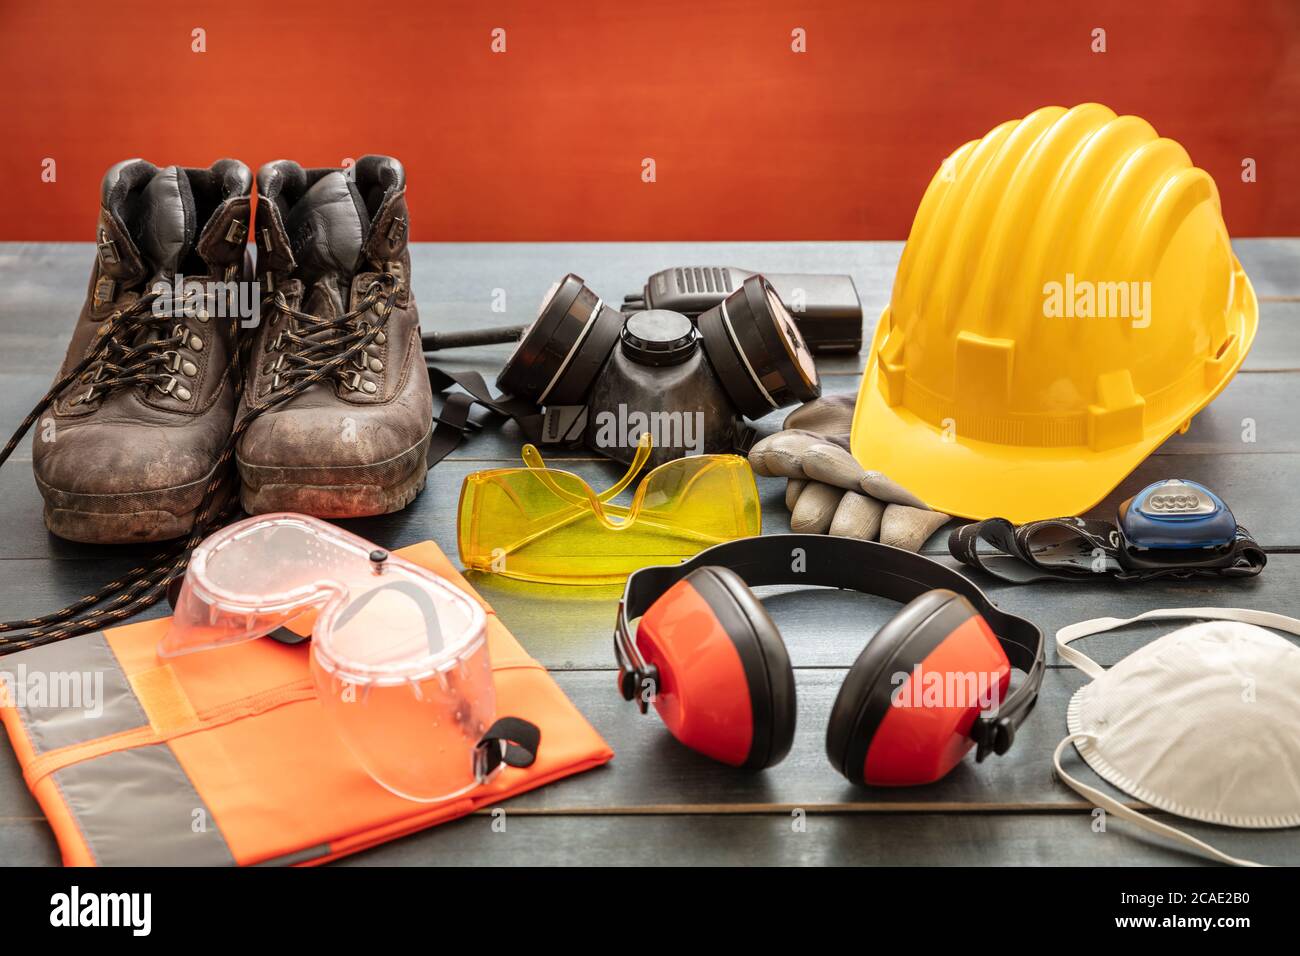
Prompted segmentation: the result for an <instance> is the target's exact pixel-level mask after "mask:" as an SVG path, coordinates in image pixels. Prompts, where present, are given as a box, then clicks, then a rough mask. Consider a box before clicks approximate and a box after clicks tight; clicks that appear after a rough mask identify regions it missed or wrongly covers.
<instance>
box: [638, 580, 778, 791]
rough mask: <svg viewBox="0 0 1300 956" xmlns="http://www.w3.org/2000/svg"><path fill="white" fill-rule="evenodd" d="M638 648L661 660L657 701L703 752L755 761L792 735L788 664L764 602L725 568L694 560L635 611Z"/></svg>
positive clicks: (762, 761)
mask: <svg viewBox="0 0 1300 956" xmlns="http://www.w3.org/2000/svg"><path fill="white" fill-rule="evenodd" d="M636 645H637V649H638V650H639V651H640V653H641V656H642V658H643V659H644V661H645V663H646V664H647V665H649V666H651V667H654V668H656V669H657V670H658V687H657V688H655V689H654V694H655V696H654V698H653V702H654V706H655V710H657V711H658V712H659V716H660V718H661V719H662V720H663V722H664V724H665V725H666V726H667V727H668V729H669V730H670V731H671V732H672V735H673V736H674V737H676V738H677V739H678V740H680V741H681V742H682V743H684V744H685V745H686V746H688V747H690V748H691V749H692V750H697V751H699V752H700V753H702V754H705V755H706V756H709V757H712V758H713V759H715V760H720V761H722V762H723V763H726V764H731V765H732V766H734V767H745V768H746V769H751V770H761V769H762V768H764V767H769V766H771V765H772V764H775V763H777V762H778V761H780V760H781V759H782V758H783V757H784V756H785V755H786V754H787V753H788V752H789V750H790V744H791V742H792V741H793V739H794V725H795V694H794V671H793V670H792V668H791V667H790V658H789V656H788V655H787V654H786V650H785V644H784V642H783V641H782V640H781V635H780V632H779V631H778V630H777V629H776V625H775V624H774V623H773V622H772V619H771V618H770V617H768V614H767V611H766V610H764V608H763V605H762V604H761V603H760V602H759V601H758V599H757V598H756V597H754V595H753V593H752V592H751V591H750V590H749V588H748V587H746V586H745V583H744V582H743V581H742V580H741V579H740V577H739V576H737V574H736V573H735V572H734V571H732V570H730V569H729V568H722V567H704V568H697V569H696V570H694V571H692V572H691V573H690V574H689V575H687V576H686V577H685V578H683V579H682V580H681V581H678V582H677V583H676V584H674V585H673V586H672V587H671V588H669V589H668V590H667V591H666V592H665V593H664V594H663V595H662V596H661V597H660V598H659V599H658V600H657V601H655V602H654V604H653V605H652V606H651V607H650V609H649V610H648V611H647V612H646V613H645V615H644V616H643V617H642V618H641V623H640V626H639V627H638V628H637V637H636Z"/></svg>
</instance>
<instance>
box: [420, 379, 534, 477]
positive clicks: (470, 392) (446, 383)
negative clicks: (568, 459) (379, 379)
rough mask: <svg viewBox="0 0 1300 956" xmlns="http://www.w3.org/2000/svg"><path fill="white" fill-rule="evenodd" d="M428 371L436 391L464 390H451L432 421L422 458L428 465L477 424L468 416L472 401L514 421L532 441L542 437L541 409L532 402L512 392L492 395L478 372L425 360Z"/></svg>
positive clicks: (459, 441) (454, 448) (448, 450)
mask: <svg viewBox="0 0 1300 956" xmlns="http://www.w3.org/2000/svg"><path fill="white" fill-rule="evenodd" d="M425 365H426V367H427V368H428V372H429V385H430V386H431V387H432V388H433V391H434V392H435V393H437V394H440V393H442V392H446V391H447V390H448V389H451V388H454V387H456V386H460V387H461V388H462V389H464V392H453V393H452V394H450V395H448V396H447V399H446V401H445V402H444V403H443V406H442V411H441V412H439V413H438V415H437V416H435V418H434V422H433V436H432V438H431V439H430V440H429V453H428V455H427V456H426V458H425V464H426V465H427V467H429V468H432V467H433V466H434V465H436V464H437V463H438V462H440V461H442V460H443V459H444V458H446V457H447V456H448V455H449V454H451V453H452V452H453V451H455V450H456V448H457V447H458V446H459V445H460V443H461V442H462V441H464V440H465V435H466V433H467V432H469V431H472V430H474V429H476V428H477V427H478V425H476V424H475V423H474V422H473V421H472V420H471V419H470V417H469V413H470V410H471V409H472V408H473V407H474V406H475V405H482V406H483V407H484V408H486V409H488V410H489V411H490V412H492V413H493V414H496V415H501V416H503V417H505V418H509V419H511V420H512V421H514V422H515V424H517V425H518V426H519V428H520V430H521V431H523V433H524V437H525V438H527V439H528V441H530V442H533V443H534V444H536V443H538V442H540V441H541V436H542V412H541V409H539V408H538V407H537V406H536V405H534V404H533V403H532V402H529V401H526V400H524V399H522V398H515V397H514V396H511V395H493V394H492V390H491V389H490V388H488V384H487V382H486V381H484V379H483V376H482V375H480V374H479V373H478V372H471V371H466V372H448V371H446V370H444V369H441V368H438V367H437V366H436V365H431V364H429V363H428V362H427V361H426V363H425Z"/></svg>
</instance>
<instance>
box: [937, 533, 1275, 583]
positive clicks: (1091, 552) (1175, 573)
mask: <svg viewBox="0 0 1300 956" xmlns="http://www.w3.org/2000/svg"><path fill="white" fill-rule="evenodd" d="M981 541H983V542H985V543H987V544H991V545H992V546H993V547H994V548H996V549H997V551H996V552H987V551H986V552H980V551H979V544H980V542H981ZM948 551H949V552H950V553H951V554H952V556H953V557H954V558H956V559H957V560H958V561H960V562H962V564H965V565H967V566H968V567H972V568H978V569H979V570H981V571H984V572H985V573H987V574H991V575H993V576H994V577H996V578H1000V579H1002V580H1003V581H1010V582H1011V583H1012V584H1028V583H1030V582H1032V581H1051V580H1055V581H1078V580H1087V579H1092V578H1095V576H1096V575H1098V574H1105V575H1109V576H1111V577H1113V578H1116V579H1117V580H1120V581H1150V580H1153V579H1155V578H1192V577H1249V576H1251V575H1255V574H1259V572H1260V571H1262V570H1263V569H1264V565H1265V564H1267V563H1268V558H1267V556H1266V555H1265V554H1264V549H1263V548H1261V547H1260V546H1259V545H1258V544H1257V543H1256V542H1255V540H1254V539H1253V538H1252V537H1251V536H1250V532H1248V531H1247V530H1246V529H1245V528H1242V527H1240V526H1238V527H1237V534H1236V537H1235V538H1234V540H1233V542H1232V544H1231V545H1229V546H1228V547H1227V548H1219V549H1205V550H1186V551H1183V550H1173V549H1171V550H1169V551H1162V552H1155V551H1145V552H1136V551H1134V550H1133V549H1131V548H1129V547H1127V546H1126V543H1125V541H1124V536H1123V533H1122V532H1121V531H1120V529H1119V528H1118V527H1117V526H1116V525H1114V524H1112V523H1111V522H1109V521H1100V520H1098V519H1095V518H1050V519H1048V520H1046V521H1031V522H1029V523H1028V524H1022V525H1013V524H1012V523H1011V522H1010V521H1008V520H1007V519H1005V518H989V519H988V520H986V521H977V522H974V523H972V524H968V525H963V526H962V527H960V528H957V529H956V530H955V531H953V532H952V534H951V535H949V536H948Z"/></svg>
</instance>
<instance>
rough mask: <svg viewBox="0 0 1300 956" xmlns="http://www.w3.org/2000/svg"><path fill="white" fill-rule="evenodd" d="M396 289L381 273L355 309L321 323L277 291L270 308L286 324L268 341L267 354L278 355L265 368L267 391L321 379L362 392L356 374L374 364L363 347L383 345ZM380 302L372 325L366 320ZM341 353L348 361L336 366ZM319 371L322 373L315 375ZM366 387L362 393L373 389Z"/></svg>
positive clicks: (359, 377)
mask: <svg viewBox="0 0 1300 956" xmlns="http://www.w3.org/2000/svg"><path fill="white" fill-rule="evenodd" d="M396 291H397V290H396V277H395V276H393V275H392V274H391V273H384V274H383V275H381V276H379V277H378V278H376V279H375V280H374V281H373V282H371V283H370V285H369V287H368V288H367V289H366V293H365V295H364V296H362V298H361V301H360V302H358V303H357V307H356V308H355V309H352V310H350V311H348V312H345V313H343V314H342V315H340V316H338V317H337V318H334V319H323V318H321V317H320V316H316V315H312V314H311V313H310V312H303V311H302V310H300V309H296V308H294V307H293V306H291V305H290V304H289V302H288V300H287V299H286V298H285V296H284V293H283V292H276V293H275V296H274V297H273V298H272V300H271V308H272V309H274V310H275V311H276V312H278V313H280V314H281V315H283V316H285V317H286V318H287V319H288V320H289V321H288V323H287V324H286V326H285V328H284V329H283V330H281V331H280V332H277V333H276V335H275V337H274V339H272V340H271V341H270V342H269V343H268V345H269V347H270V349H271V350H273V351H276V352H278V353H279V354H278V355H277V356H276V359H275V361H274V363H272V364H271V365H269V366H267V367H266V368H265V369H264V371H265V372H267V373H269V374H270V375H271V376H272V377H271V390H272V391H274V390H276V389H279V388H280V387H282V386H284V385H291V384H294V383H297V382H302V381H306V380H308V379H312V380H320V378H329V379H332V380H334V381H337V382H340V383H342V384H343V386H344V387H345V388H347V389H350V390H352V391H357V390H358V389H361V388H362V387H363V382H362V377H361V373H362V372H363V371H365V370H366V369H368V368H375V366H376V365H378V359H374V358H372V357H371V356H370V354H369V352H368V351H367V349H368V348H369V346H370V345H371V344H372V343H374V344H378V345H382V344H383V343H384V331H383V326H384V325H385V324H386V323H387V320H388V313H389V311H391V309H392V301H393V297H394V295H395V293H396ZM381 302H383V303H385V304H384V305H383V306H382V307H381V308H380V309H379V310H377V311H378V317H379V322H378V323H373V322H371V321H369V320H368V318H367V316H369V315H370V312H371V310H372V309H374V308H375V306H376V305H379V304H380V303H381ZM344 353H346V354H347V355H348V357H349V359H350V361H348V362H346V363H338V362H335V359H337V358H338V356H339V355H341V354H344ZM372 362H373V363H374V364H373V365H372V364H370V363H372ZM379 367H380V368H382V366H379ZM322 370H324V374H323V375H320V376H318V375H317V373H320V372H322ZM376 370H377V369H376ZM365 385H366V386H367V387H366V390H367V391H370V390H372V389H373V385H371V384H370V383H365Z"/></svg>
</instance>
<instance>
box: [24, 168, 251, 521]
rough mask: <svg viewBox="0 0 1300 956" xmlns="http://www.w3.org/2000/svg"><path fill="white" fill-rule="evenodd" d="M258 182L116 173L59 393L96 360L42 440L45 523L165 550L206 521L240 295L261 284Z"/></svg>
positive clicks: (200, 173)
mask: <svg viewBox="0 0 1300 956" xmlns="http://www.w3.org/2000/svg"><path fill="white" fill-rule="evenodd" d="M251 184H252V175H251V173H250V172H249V169H248V167H247V166H245V165H244V164H243V163H240V162H237V161H235V160H233V159H223V160H219V161H218V162H216V163H214V164H213V165H212V167H211V168H210V169H188V168H181V167H178V166H168V167H167V168H165V169H159V168H158V167H156V166H154V165H153V164H152V163H147V162H145V161H144V160H140V159H129V160H126V161H124V162H121V163H118V164H117V165H116V166H114V167H113V168H111V169H110V170H109V171H108V172H107V173H106V174H105V175H104V181H103V186H102V204H101V209H100V212H99V227H98V232H97V244H98V254H97V256H96V259H95V267H94V269H93V270H92V272H91V276H90V289H89V292H88V294H87V299H86V303H85V305H84V306H82V309H81V315H80V316H79V317H78V319H77V324H76V326H75V328H74V329H73V333H72V342H71V344H70V345H69V346H68V352H67V356H66V357H65V358H64V360H63V367H62V369H61V370H60V372H59V375H58V377H56V379H55V381H56V382H57V381H58V380H59V379H60V378H62V377H64V376H65V375H67V374H68V373H69V372H70V371H72V370H73V368H74V367H75V366H76V365H77V364H78V363H79V362H81V361H82V360H83V359H85V358H86V356H87V355H88V354H89V353H90V352H91V351H92V350H98V357H97V358H96V360H95V361H93V362H92V363H91V364H90V365H89V366H88V367H87V368H86V370H85V371H84V372H83V373H82V374H81V375H80V376H79V377H78V378H77V379H76V380H75V381H73V382H72V383H71V384H70V385H68V386H67V387H66V388H65V389H64V390H63V392H62V394H60V395H59V397H58V399H57V400H56V401H55V402H54V404H53V405H51V406H50V409H49V411H48V412H47V413H46V414H45V415H43V416H42V417H41V418H40V420H39V421H38V422H37V423H36V434H35V437H34V438H33V441H32V466H33V471H34V472H35V476H36V484H37V487H38V488H39V489H40V492H41V495H42V496H44V498H45V524H46V527H48V528H49V529H50V530H51V531H53V532H54V533H55V534H57V535H58V536H59V537H62V538H68V539H70V540H73V541H86V542H95V543H122V542H128V541H161V540H164V539H167V538H175V537H178V536H180V535H183V534H185V533H187V532H188V531H189V530H190V527H191V525H192V524H193V523H194V517H195V514H194V512H195V509H196V508H197V507H198V505H199V504H200V502H201V501H202V499H203V496H204V493H205V491H206V490H207V486H208V483H209V481H210V480H211V479H212V478H213V471H214V468H215V466H216V462H217V458H218V456H219V455H220V453H221V451H222V448H223V447H224V446H225V444H226V442H227V441H228V439H229V438H230V429H231V422H232V419H233V415H234V410H235V392H236V388H237V384H238V383H237V381H236V376H235V375H234V374H233V373H232V364H233V361H234V351H233V349H234V344H235V336H236V330H237V328H238V325H239V320H240V315H239V314H238V313H239V311H240V308H239V303H240V302H241V301H243V302H246V303H247V304H248V306H250V307H251V306H252V304H253V302H252V299H253V296H252V295H251V294H250V292H249V289H248V287H247V286H243V287H241V286H240V283H243V282H251V279H252V274H251V272H252V268H251V267H252V263H251V260H250V258H249V256H248V253H247V248H246V246H247V236H248V224H249V212H250V205H249V192H250V189H251ZM178 276H184V282H183V285H182V291H177V285H178V281H177V277H178ZM198 283H202V284H201V285H199V284H198ZM185 287H188V294H187V293H186V291H184V289H185ZM158 290H168V291H164V292H163V294H162V295H160V296H153V293H154V292H155V291H158ZM241 291H242V295H241V294H240V293H241ZM232 296H233V298H232ZM187 303H188V305H189V308H188V309H187V308H186V305H187ZM249 311H251V308H250V309H249ZM187 313H189V314H187Z"/></svg>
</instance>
